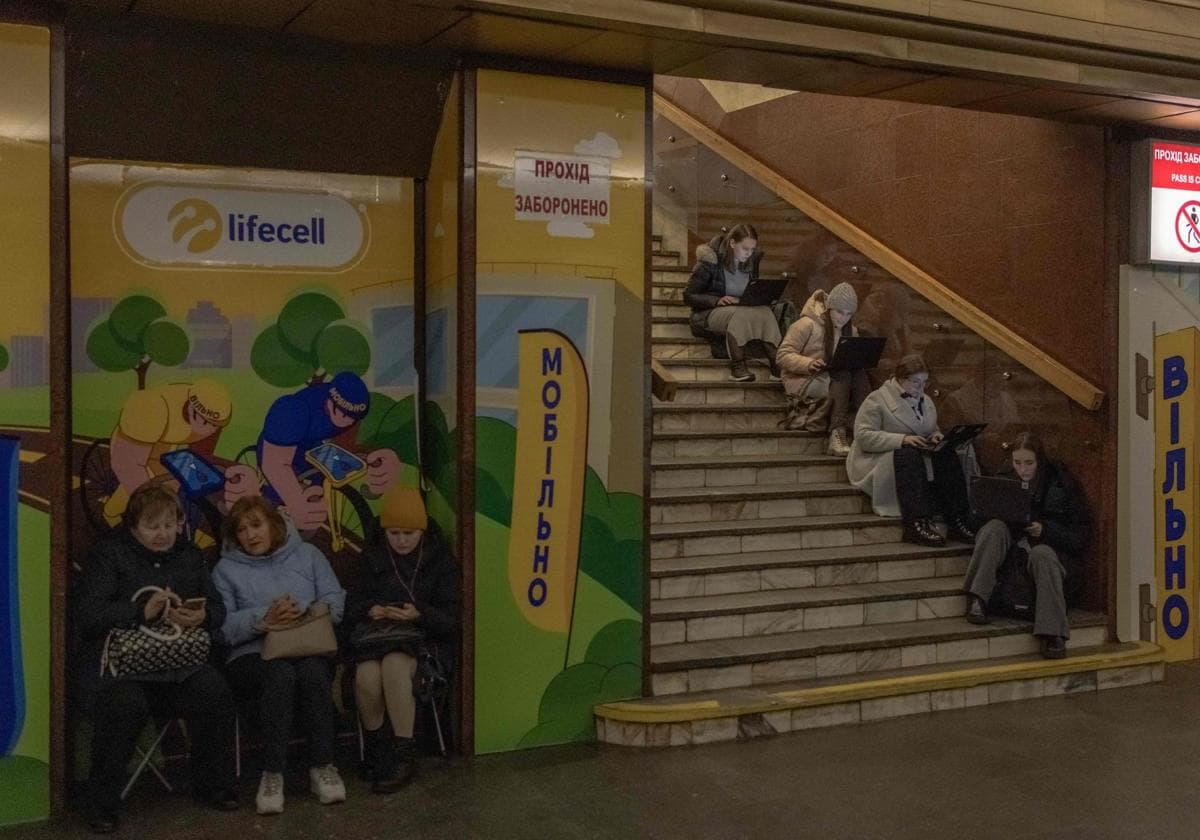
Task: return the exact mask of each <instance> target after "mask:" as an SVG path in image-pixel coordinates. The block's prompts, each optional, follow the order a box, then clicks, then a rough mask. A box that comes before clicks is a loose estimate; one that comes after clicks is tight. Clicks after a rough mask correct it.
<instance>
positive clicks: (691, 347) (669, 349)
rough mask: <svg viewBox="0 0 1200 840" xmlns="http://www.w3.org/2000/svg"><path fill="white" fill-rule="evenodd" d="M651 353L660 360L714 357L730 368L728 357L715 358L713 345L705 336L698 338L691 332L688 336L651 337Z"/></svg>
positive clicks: (727, 368)
mask: <svg viewBox="0 0 1200 840" xmlns="http://www.w3.org/2000/svg"><path fill="white" fill-rule="evenodd" d="M650 354H651V355H652V356H653V357H654V358H656V359H658V360H659V361H665V360H667V359H712V360H713V361H718V362H721V363H722V364H724V365H725V369H726V371H728V370H729V361H728V360H727V359H713V354H712V347H711V346H710V345H709V343H708V342H707V341H706V340H705V339H703V338H696V337H695V336H693V335H692V334H691V333H690V332H689V333H688V334H687V335H686V336H673V337H670V338H655V337H654V336H651V338H650Z"/></svg>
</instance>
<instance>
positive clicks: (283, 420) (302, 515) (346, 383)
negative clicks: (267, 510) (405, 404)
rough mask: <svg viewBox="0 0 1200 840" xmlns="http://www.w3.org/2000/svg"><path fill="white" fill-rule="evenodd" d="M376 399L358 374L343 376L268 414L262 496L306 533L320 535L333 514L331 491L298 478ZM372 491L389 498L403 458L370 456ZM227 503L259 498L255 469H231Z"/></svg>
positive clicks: (381, 453)
mask: <svg viewBox="0 0 1200 840" xmlns="http://www.w3.org/2000/svg"><path fill="white" fill-rule="evenodd" d="M369 401H370V395H369V394H368V391H367V386H366V384H365V383H364V382H363V381H362V379H360V378H359V377H358V376H357V375H356V374H354V373H351V372H350V371H343V372H341V373H339V374H337V375H336V376H334V377H333V379H331V380H330V381H329V382H320V383H316V384H313V385H307V386H305V387H304V388H303V389H302V390H300V391H297V392H296V393H294V394H286V395H284V396H282V397H279V398H278V399H277V400H275V402H274V403H272V404H271V407H270V408H269V409H268V410H267V417H266V420H264V421H263V430H262V434H261V435H259V438H258V444H257V446H256V453H257V456H258V464H259V468H260V469H261V470H262V474H263V479H264V482H265V486H264V487H263V488H262V494H263V495H264V496H266V497H267V498H269V499H271V500H272V501H275V502H277V503H279V504H282V505H285V506H286V507H287V509H288V512H289V515H290V516H291V518H292V521H293V522H294V523H295V525H296V528H297V529H298V530H300V531H311V530H314V529H316V528H317V527H319V526H320V525H321V523H322V522H324V521H325V517H326V514H327V512H328V510H327V507H326V504H325V501H324V493H325V489H324V488H323V487H322V486H321V485H320V484H319V483H316V484H312V485H309V486H303V485H301V484H300V481H299V479H298V478H297V476H298V475H299V474H300V473H302V472H304V471H305V470H307V469H308V466H309V463H308V460H307V458H306V455H307V453H308V452H309V451H310V450H312V449H314V448H315V447H318V446H320V445H322V444H323V443H325V442H327V441H328V440H330V439H331V438H334V437H338V436H340V435H342V434H345V433H346V432H348V431H349V430H350V429H352V428H353V427H354V426H356V425H357V424H358V423H359V421H361V420H362V419H363V418H364V417H366V415H367V409H368V407H369ZM365 460H366V464H367V489H368V490H369V491H370V492H372V493H375V494H380V493H383V491H384V490H386V489H387V488H388V487H390V486H391V485H392V484H394V483H395V481H396V478H397V477H398V476H399V473H400V458H399V457H398V456H397V455H396V453H395V452H394V451H392V450H391V449H376V450H375V451H373V452H370V453H368V454H367V456H366V458H365ZM225 478H226V484H225V500H226V502H227V503H229V504H232V503H233V502H234V501H235V500H236V499H237V498H238V497H240V496H244V495H250V494H252V493H255V492H258V488H257V482H256V480H255V478H256V476H255V475H254V471H253V469H252V468H249V467H245V466H235V467H231V468H230V469H229V470H228V471H227V472H226V476H225Z"/></svg>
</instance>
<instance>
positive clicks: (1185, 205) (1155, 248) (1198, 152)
mask: <svg viewBox="0 0 1200 840" xmlns="http://www.w3.org/2000/svg"><path fill="white" fill-rule="evenodd" d="M1150 260H1151V261H1167V262H1182V263H1200V146H1185V145H1181V144H1178V143H1160V142H1157V141H1156V142H1154V143H1152V144H1151V145H1150Z"/></svg>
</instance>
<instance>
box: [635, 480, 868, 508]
mask: <svg viewBox="0 0 1200 840" xmlns="http://www.w3.org/2000/svg"><path fill="white" fill-rule="evenodd" d="M854 495H862V491H861V490H859V489H858V488H857V487H855V486H854V485H853V484H850V483H848V482H821V483H815V484H747V485H737V484H735V485H730V486H727V487H689V488H681V489H678V490H674V489H672V490H666V489H662V490H651V491H650V504H652V505H678V504H703V503H705V502H741V501H758V500H762V499H807V498H811V497H813V496H854Z"/></svg>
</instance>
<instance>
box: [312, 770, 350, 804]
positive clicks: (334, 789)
mask: <svg viewBox="0 0 1200 840" xmlns="http://www.w3.org/2000/svg"><path fill="white" fill-rule="evenodd" d="M308 787H309V790H311V791H312V792H313V793H315V794H316V795H317V799H319V800H320V801H321V804H322V805H332V804H334V803H335V802H345V801H346V785H345V784H344V783H343V782H342V777H341V776H339V775H338V771H337V768H336V767H334V766H333V765H332V764H326V765H325V766H324V767H310V768H308Z"/></svg>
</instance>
